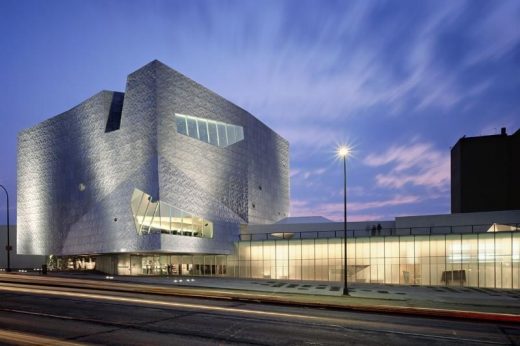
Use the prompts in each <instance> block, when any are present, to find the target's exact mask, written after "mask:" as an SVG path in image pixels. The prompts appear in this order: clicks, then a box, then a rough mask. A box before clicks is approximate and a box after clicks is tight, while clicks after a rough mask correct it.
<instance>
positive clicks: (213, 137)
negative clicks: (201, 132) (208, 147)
mask: <svg viewBox="0 0 520 346" xmlns="http://www.w3.org/2000/svg"><path fill="white" fill-rule="evenodd" d="M208 136H209V144H213V145H216V146H218V135H217V123H215V122H214V121H208Z"/></svg>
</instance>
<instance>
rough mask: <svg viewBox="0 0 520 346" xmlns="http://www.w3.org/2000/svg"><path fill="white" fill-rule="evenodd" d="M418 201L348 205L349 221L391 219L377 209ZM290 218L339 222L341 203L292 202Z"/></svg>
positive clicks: (406, 198) (409, 198)
mask: <svg viewBox="0 0 520 346" xmlns="http://www.w3.org/2000/svg"><path fill="white" fill-rule="evenodd" d="M420 200H421V199H420V198H419V197H418V196H412V195H409V196H400V195H399V196H395V197H393V198H391V199H383V200H376V201H368V202H354V203H348V206H347V209H348V212H349V220H351V221H372V220H382V219H384V218H387V219H392V217H388V216H387V215H386V214H385V212H384V211H382V210H378V209H383V208H387V207H394V206H400V205H406V204H412V203H417V202H419V201H420ZM359 211H363V212H364V213H358V212H359ZM367 211H369V213H366V212H367ZM291 216H324V217H326V218H329V219H331V220H341V219H342V218H343V203H341V202H340V203H329V202H325V203H323V202H310V201H308V200H293V201H292V202H291Z"/></svg>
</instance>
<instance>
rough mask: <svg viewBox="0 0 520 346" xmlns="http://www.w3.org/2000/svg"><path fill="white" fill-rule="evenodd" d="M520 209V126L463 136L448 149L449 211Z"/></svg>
mask: <svg viewBox="0 0 520 346" xmlns="http://www.w3.org/2000/svg"><path fill="white" fill-rule="evenodd" d="M496 210H520V130H518V131H516V132H515V133H514V134H513V135H510V136H508V135H507V133H506V129H505V128H502V130H501V133H500V134H498V135H492V136H481V137H462V138H461V139H459V140H458V142H457V143H456V144H455V146H454V147H453V148H452V149H451V212H452V213H469V212H480V211H496Z"/></svg>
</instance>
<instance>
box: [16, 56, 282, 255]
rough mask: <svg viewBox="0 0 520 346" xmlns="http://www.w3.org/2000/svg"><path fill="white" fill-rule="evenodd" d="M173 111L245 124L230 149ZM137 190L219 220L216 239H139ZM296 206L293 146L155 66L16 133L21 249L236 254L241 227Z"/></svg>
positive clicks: (244, 114) (34, 251)
mask: <svg viewBox="0 0 520 346" xmlns="http://www.w3.org/2000/svg"><path fill="white" fill-rule="evenodd" d="M175 113H180V114H186V115H191V116H194V117H201V118H206V119H212V120H216V121H220V122H224V123H229V124H234V125H237V126H242V127H243V128H244V140H242V141H239V142H237V143H234V144H232V145H229V146H227V147H225V148H220V147H216V146H214V145H211V144H208V143H205V142H203V141H200V140H198V139H195V138H190V137H188V136H185V135H183V134H180V133H177V130H176V123H175ZM134 189H139V190H141V191H144V192H146V193H147V194H149V195H151V196H152V197H153V199H155V200H161V201H164V202H165V203H168V204H169V205H173V206H175V207H177V208H179V209H182V210H185V211H187V212H189V213H192V214H194V215H197V216H200V217H202V218H204V219H209V220H211V221H212V222H213V223H214V232H213V238H212V239H204V238H193V237H187V236H178V235H172V234H161V233H151V234H146V235H138V234H137V232H136V228H135V223H134V218H133V215H132V211H131V207H130V202H131V197H132V193H133V191H134ZM288 209H289V167H288V143H287V141H285V140H284V139H283V138H281V137H280V136H278V135H277V134H275V133H274V132H273V131H272V130H270V129H269V128H268V127H266V126H265V125H264V124H262V123H261V122H260V121H258V120H257V119H256V118H255V117H253V116H252V115H251V114H249V113H247V112H246V111H244V110H242V109H241V108H239V107H237V106H235V105H233V104H232V103H230V102H228V101H226V100H225V99H223V98H221V97H219V96H218V95H216V94H214V93H213V92H211V91H209V90H207V89H206V88H204V87H202V86H200V85H198V84H197V83H195V82H193V81H192V80H190V79H188V78H187V77H185V76H183V75H181V74H180V73H178V72H176V71H174V70H172V69H170V68H169V67H167V66H165V65H164V64H162V63H160V62H158V61H154V62H152V63H150V64H148V65H146V66H144V67H143V68H141V69H139V70H137V71H135V72H134V73H132V74H130V75H129V76H128V80H127V87H126V92H125V93H124V94H123V93H115V92H109V91H103V92H100V93H99V94H97V95H95V96H93V97H92V98H90V99H88V100H86V101H85V102H83V103H81V104H80V105H78V106H76V107H74V108H73V109H71V110H69V111H67V112H65V113H63V114H60V115H58V116H56V117H54V118H51V119H49V120H46V121H44V122H42V123H40V124H38V125H36V126H35V127H33V128H30V129H28V130H25V131H22V132H21V133H20V134H19V136H18V252H19V253H23V254H55V255H71V254H99V253H128V252H154V251H162V252H180V253H215V254H229V253H231V251H232V250H233V241H234V240H236V236H237V235H238V231H239V223H245V222H255V223H265V222H274V221H277V220H278V219H281V218H283V217H284V216H286V215H287V213H288Z"/></svg>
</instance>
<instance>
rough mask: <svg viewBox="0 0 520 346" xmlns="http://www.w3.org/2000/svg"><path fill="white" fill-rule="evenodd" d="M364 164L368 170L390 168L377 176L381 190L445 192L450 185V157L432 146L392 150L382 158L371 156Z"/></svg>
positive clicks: (416, 145) (417, 145) (423, 144)
mask: <svg viewBox="0 0 520 346" xmlns="http://www.w3.org/2000/svg"><path fill="white" fill-rule="evenodd" d="M363 163H364V164H366V165H368V166H371V167H384V166H387V165H389V166H390V167H389V170H388V172H387V173H380V174H377V175H376V184H377V186H380V187H388V188H401V187H403V186H405V185H406V184H411V185H414V186H423V187H429V188H436V189H440V190H446V188H447V186H448V185H449V182H450V157H449V155H447V154H446V153H444V152H441V151H438V150H436V149H435V148H434V147H433V145H432V144H431V143H414V142H412V143H410V144H408V145H402V146H392V147H390V148H389V149H388V150H387V151H386V152H384V153H382V154H370V155H368V156H367V157H366V158H365V159H364V160H363Z"/></svg>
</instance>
